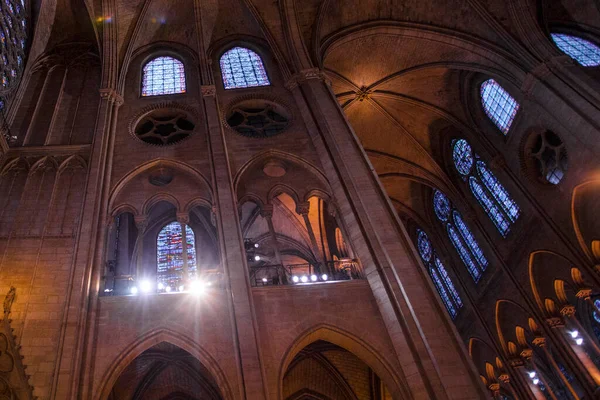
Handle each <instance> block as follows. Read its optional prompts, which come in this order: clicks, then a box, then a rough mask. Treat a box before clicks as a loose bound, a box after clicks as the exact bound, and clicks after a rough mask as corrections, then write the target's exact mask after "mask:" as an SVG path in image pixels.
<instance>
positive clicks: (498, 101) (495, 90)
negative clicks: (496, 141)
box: [480, 79, 519, 135]
mask: <svg viewBox="0 0 600 400" xmlns="http://www.w3.org/2000/svg"><path fill="white" fill-rule="evenodd" d="M480 95H481V104H482V105H483V110H484V111H485V113H486V115H487V116H488V117H489V118H490V119H491V120H492V122H493V123H494V124H495V125H496V126H497V127H498V129H500V131H501V132H502V133H503V134H505V135H507V134H508V131H509V130H510V127H511V125H512V123H513V121H514V120H515V116H516V115H517V111H519V103H517V101H516V100H515V99H514V98H513V97H512V96H511V95H510V94H509V93H508V92H507V91H506V90H505V89H504V88H503V87H502V86H500V84H499V83H498V82H496V81H495V80H493V79H488V80H487V81H485V82H483V83H482V84H481V88H480Z"/></svg>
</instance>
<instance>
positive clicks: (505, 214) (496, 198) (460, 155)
mask: <svg viewBox="0 0 600 400" xmlns="http://www.w3.org/2000/svg"><path fill="white" fill-rule="evenodd" d="M452 159H453V161H454V167H455V168H456V170H457V171H458V173H459V174H460V176H461V178H462V179H463V180H464V181H465V182H467V183H468V184H469V188H470V189H471V193H473V196H475V198H476V199H477V201H478V202H479V205H481V207H482V208H483V209H484V211H485V212H486V214H487V215H488V217H489V218H490V219H491V220H492V222H493V223H494V225H495V226H496V228H497V229H498V231H499V232H500V234H502V236H503V237H506V236H507V235H508V233H509V232H510V227H511V225H512V224H514V223H515V222H516V221H517V219H518V218H519V215H520V213H521V210H520V209H519V206H518V205H517V203H516V202H515V201H514V200H513V198H512V197H511V196H510V195H509V193H508V191H507V190H506V188H505V187H504V186H503V185H502V184H501V183H500V181H499V180H498V178H496V175H494V173H493V172H492V171H491V170H490V169H489V168H488V166H487V164H486V163H485V162H484V161H483V160H481V158H480V157H479V156H478V155H477V154H475V153H474V152H473V149H472V148H471V145H470V144H469V142H467V141H466V140H465V139H457V140H454V141H452Z"/></svg>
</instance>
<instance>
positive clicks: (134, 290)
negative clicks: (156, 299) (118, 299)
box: [129, 286, 138, 294]
mask: <svg viewBox="0 0 600 400" xmlns="http://www.w3.org/2000/svg"><path fill="white" fill-rule="evenodd" d="M129 290H130V291H131V294H137V292H138V288H137V286H133V287H132V288H131V289H129Z"/></svg>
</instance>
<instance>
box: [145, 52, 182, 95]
mask: <svg viewBox="0 0 600 400" xmlns="http://www.w3.org/2000/svg"><path fill="white" fill-rule="evenodd" d="M185 89H186V88H185V69H184V66H183V63H182V62H181V61H179V60H176V59H175V58H173V57H156V58H154V59H152V60H150V61H149V62H148V63H146V65H144V71H143V79H142V96H158V95H163V94H176V93H185Z"/></svg>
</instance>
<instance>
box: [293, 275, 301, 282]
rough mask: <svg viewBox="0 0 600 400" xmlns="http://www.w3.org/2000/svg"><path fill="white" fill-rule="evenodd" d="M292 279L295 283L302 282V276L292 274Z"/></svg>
mask: <svg viewBox="0 0 600 400" xmlns="http://www.w3.org/2000/svg"><path fill="white" fill-rule="evenodd" d="M292 281H294V283H298V282H300V278H298V277H297V276H296V275H294V276H292Z"/></svg>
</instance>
